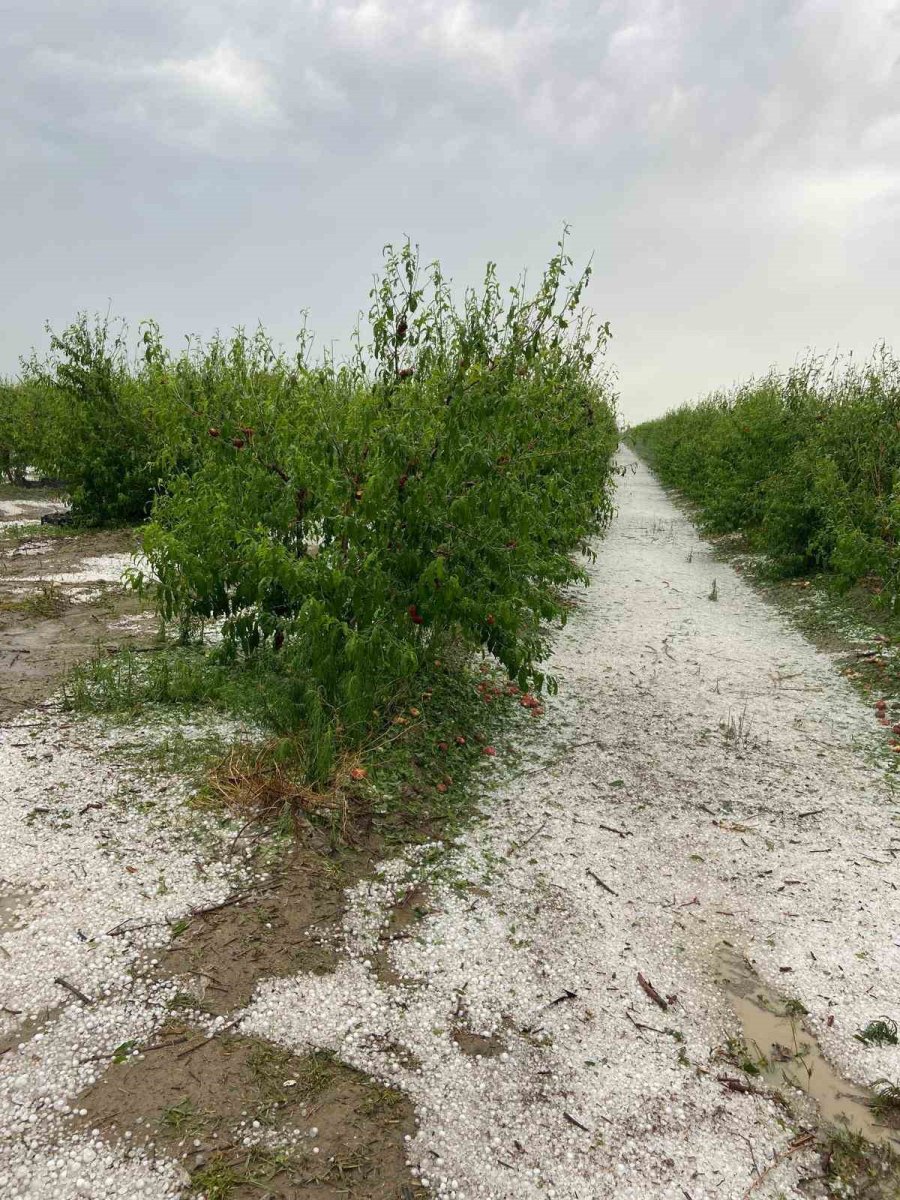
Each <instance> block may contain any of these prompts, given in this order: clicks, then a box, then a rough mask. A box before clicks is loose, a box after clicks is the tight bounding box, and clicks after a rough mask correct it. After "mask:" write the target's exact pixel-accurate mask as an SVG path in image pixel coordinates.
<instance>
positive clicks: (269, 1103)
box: [75, 819, 424, 1200]
mask: <svg viewBox="0 0 900 1200" xmlns="http://www.w3.org/2000/svg"><path fill="white" fill-rule="evenodd" d="M353 840H354V841H355V843H356V844H355V845H353V846H349V845H348V846H343V847H341V848H340V849H338V850H334V849H333V848H332V846H331V844H330V838H329V835H328V833H327V831H326V830H325V829H320V828H318V827H317V826H316V825H315V824H313V823H310V824H308V825H305V826H304V827H303V829H302V830H301V831H300V841H299V844H298V845H297V846H296V847H295V848H294V849H293V850H292V851H291V852H290V853H289V854H288V856H287V857H286V858H285V859H284V861H283V862H282V863H281V864H279V866H278V867H277V868H276V869H275V870H274V871H273V872H272V874H271V876H270V878H269V879H267V880H265V881H264V882H263V883H262V884H260V885H259V886H258V887H254V888H252V889H248V890H247V891H246V892H244V893H242V894H238V895H236V896H235V897H234V898H232V899H231V900H230V901H229V902H226V903H225V904H223V905H221V906H216V907H215V908H214V909H211V910H209V911H208V912H204V913H198V914H197V915H196V916H194V917H193V918H192V919H190V920H189V921H185V922H184V923H183V927H179V925H176V926H175V927H174V935H173V938H172V942H171V944H170V946H169V947H168V949H167V950H166V951H165V952H164V953H163V954H162V955H161V956H160V966H159V972H160V974H162V975H163V976H165V977H169V978H174V979H177V980H178V983H179V985H180V986H181V987H183V988H184V990H183V991H182V990H179V991H178V992H177V993H176V994H175V996H174V998H173V1001H172V1003H171V1010H172V1019H171V1020H170V1021H169V1022H168V1023H167V1024H166V1025H165V1026H164V1027H163V1028H162V1029H160V1030H159V1031H158V1032H157V1033H156V1035H154V1037H153V1040H152V1044H151V1046H150V1047H146V1048H144V1053H143V1055H142V1056H141V1057H129V1058H128V1059H127V1061H124V1062H121V1063H116V1062H113V1063H112V1064H111V1065H110V1066H109V1068H108V1069H107V1070H106V1071H105V1072H104V1074H103V1076H102V1077H101V1079H100V1080H99V1082H98V1083H96V1084H95V1085H93V1086H92V1087H91V1088H89V1089H87V1090H86V1091H85V1092H84V1093H83V1094H82V1095H81V1096H80V1097H79V1098H78V1100H77V1103H76V1105H75V1107H76V1108H81V1109H86V1110H87V1115H86V1117H84V1118H83V1124H84V1125H85V1127H86V1128H90V1129H99V1130H100V1131H101V1132H102V1133H103V1134H104V1136H106V1137H107V1138H109V1139H110V1140H112V1141H114V1140H117V1139H118V1138H119V1137H121V1136H122V1135H123V1134H125V1133H126V1132H127V1133H128V1134H129V1135H130V1140H134V1139H145V1140H152V1141H153V1142H155V1144H156V1145H157V1147H158V1148H160V1149H163V1150H165V1151H166V1152H167V1153H168V1154H171V1155H173V1156H174V1157H176V1158H179V1159H181V1160H182V1162H183V1164H184V1166H185V1169H186V1170H187V1171H188V1173H189V1174H190V1175H191V1183H192V1188H193V1189H194V1191H195V1192H199V1193H203V1194H204V1195H206V1196H207V1197H215V1198H216V1200H245V1198H247V1200H249V1197H251V1196H252V1197H273V1198H274V1197H280V1198H283V1200H293V1198H294V1197H298V1198H299V1197H303V1198H304V1200H307V1198H308V1200H331V1198H335V1200H336V1198H337V1197H344V1198H346V1197H351V1198H353V1200H413V1198H415V1197H419V1196H421V1195H424V1193H422V1192H421V1190H419V1189H418V1187H417V1185H416V1183H415V1180H414V1179H413V1177H412V1176H411V1174H410V1171H409V1168H408V1166H407V1163H406V1158H405V1144H404V1138H405V1136H406V1135H407V1134H412V1133H413V1132H414V1130H415V1119H414V1112H413V1108H412V1105H411V1103H410V1101H409V1100H408V1099H407V1098H406V1097H405V1096H403V1095H402V1094H400V1093H398V1092H396V1091H394V1090H392V1089H389V1088H384V1087H381V1086H380V1085H378V1084H377V1083H375V1082H373V1081H372V1080H371V1079H369V1078H368V1077H366V1076H365V1075H362V1074H361V1073H359V1072H357V1071H354V1070H351V1069H350V1068H348V1067H346V1066H344V1065H343V1064H341V1063H339V1062H337V1061H336V1060H335V1059H334V1058H333V1057H332V1056H331V1055H329V1054H326V1053H322V1052H313V1053H311V1054H307V1055H292V1054H290V1053H288V1052H287V1051H283V1050H282V1049H281V1048H279V1047H277V1046H275V1045H273V1044H271V1043H268V1042H265V1041H262V1040H260V1039H256V1038H247V1037H243V1036H239V1035H237V1034H236V1033H230V1032H229V1031H228V1026H229V1024H230V1021H229V1017H230V1016H231V1014H234V1013H236V1012H238V1011H240V1010H241V1009H242V1008H243V1007H245V1006H246V1005H247V1004H248V1003H249V1001H250V999H251V997H252V995H253V992H254V989H255V987H256V985H257V984H258V983H259V982H260V981H261V980H263V979H267V978H270V977H272V976H279V975H286V974H292V973H295V972H298V971H313V972H328V971H331V970H333V969H334V967H335V966H336V964H337V962H338V959H339V953H340V951H339V941H340V939H339V932H340V922H341V919H342V917H343V914H344V895H345V890H346V888H347V887H348V886H350V885H351V884H352V883H353V882H355V881H356V880H358V879H360V878H363V877H364V876H367V875H369V874H370V873H371V870H372V866H373V864H374V862H375V861H376V859H377V858H378V857H379V856H380V854H379V846H380V843H379V842H378V840H377V839H374V838H371V837H367V835H366V823H365V821H364V820H362V819H361V820H360V821H359V822H358V823H357V826H356V827H355V829H354V838H353ZM401 919H402V918H401ZM213 1016H224V1017H225V1018H226V1022H225V1026H224V1029H223V1032H222V1033H220V1034H218V1035H216V1036H215V1037H212V1038H209V1037H207V1035H206V1029H205V1025H206V1023H207V1022H208V1021H209V1019H210V1017H213ZM136 1049H137V1048H135V1050H136ZM254 1122H258V1125H256V1126H254ZM312 1128H315V1129H316V1130H317V1132H316V1134H315V1135H314V1136H313V1135H311V1134H310V1132H309V1131H310V1129H312ZM246 1137H249V1138H250V1139H251V1143H253V1144H251V1145H245V1144H244V1139H245V1138H246ZM260 1140H261V1143H262V1144H256V1143H258V1142H260ZM195 1142H196V1143H197V1144H195ZM314 1147H316V1148H317V1149H316V1150H315V1152H314Z"/></svg>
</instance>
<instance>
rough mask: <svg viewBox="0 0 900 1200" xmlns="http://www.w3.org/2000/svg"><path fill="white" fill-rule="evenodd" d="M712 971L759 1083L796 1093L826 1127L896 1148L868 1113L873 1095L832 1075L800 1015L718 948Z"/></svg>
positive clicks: (894, 1132) (890, 1133)
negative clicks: (813, 1108) (738, 1025)
mask: <svg viewBox="0 0 900 1200" xmlns="http://www.w3.org/2000/svg"><path fill="white" fill-rule="evenodd" d="M716 969H717V973H718V976H719V981H720V983H721V984H722V985H723V986H724V988H725V990H726V992H727V993H728V998H729V1001H730V1003H731V1007H732V1008H733V1010H734V1012H735V1015H736V1016H737V1018H738V1020H739V1021H740V1023H741V1026H742V1029H743V1037H744V1043H745V1045H746V1047H747V1050H748V1051H749V1057H750V1058H751V1059H752V1060H753V1061H754V1062H755V1063H756V1064H757V1065H758V1066H759V1069H760V1075H759V1078H760V1080H761V1081H765V1083H766V1084H768V1086H769V1087H770V1088H772V1089H774V1090H777V1089H779V1088H781V1089H783V1088H784V1087H785V1085H786V1084H787V1085H790V1086H791V1087H795V1088H798V1089H799V1090H800V1091H802V1092H804V1093H805V1094H806V1095H807V1096H808V1097H809V1098H810V1100H812V1101H813V1102H814V1103H815V1105H816V1107H817V1108H818V1110H819V1113H820V1115H821V1116H822V1118H823V1120H824V1121H825V1122H827V1123H829V1124H831V1125H836V1126H838V1127H840V1128H843V1129H846V1130H849V1131H850V1132H852V1133H857V1134H861V1135H862V1136H863V1137H864V1138H866V1139H867V1141H869V1142H872V1143H874V1144H876V1145H888V1146H890V1147H891V1148H892V1149H894V1150H898V1149H900V1129H893V1128H890V1127H889V1126H887V1125H886V1124H884V1123H883V1122H881V1121H879V1120H878V1119H877V1118H876V1117H875V1115H874V1114H873V1113H872V1110H871V1108H870V1101H871V1099H872V1093H871V1092H869V1091H867V1090H866V1089H865V1088H860V1087H858V1086H857V1085H855V1084H852V1083H849V1082H848V1081H847V1080H846V1079H844V1078H843V1077H842V1076H840V1075H839V1074H838V1073H837V1072H836V1071H835V1069H834V1068H833V1067H832V1066H831V1064H830V1063H829V1062H828V1060H827V1059H826V1058H825V1057H824V1055H823V1054H822V1052H821V1050H820V1049H819V1047H818V1045H817V1044H816V1040H815V1038H814V1037H813V1036H812V1034H811V1033H810V1032H809V1031H808V1030H807V1029H806V1028H805V1027H804V1025H803V1022H802V1016H798V1015H796V1014H793V1015H792V1014H791V1013H790V1012H789V1011H786V1004H785V1000H784V997H783V996H779V995H778V994H777V993H776V992H774V991H772V990H771V989H769V988H767V987H766V986H765V984H763V982H762V981H761V980H760V979H759V977H758V976H757V975H756V974H755V973H754V971H753V969H752V968H751V967H750V965H749V963H748V962H747V961H746V959H744V958H743V957H742V956H741V955H740V954H737V953H736V952H735V951H734V950H731V949H729V948H728V947H724V946H723V947H720V949H719V951H718V953H717V956H716Z"/></svg>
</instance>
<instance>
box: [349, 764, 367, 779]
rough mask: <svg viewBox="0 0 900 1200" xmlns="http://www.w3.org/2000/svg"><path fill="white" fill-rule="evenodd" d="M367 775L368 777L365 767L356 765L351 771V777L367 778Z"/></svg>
mask: <svg viewBox="0 0 900 1200" xmlns="http://www.w3.org/2000/svg"><path fill="white" fill-rule="evenodd" d="M365 777H366V769H365V767H354V768H353V770H352V771H351V772H350V778H351V779H365Z"/></svg>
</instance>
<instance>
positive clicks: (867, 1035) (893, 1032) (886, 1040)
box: [853, 1017, 898, 1046]
mask: <svg viewBox="0 0 900 1200" xmlns="http://www.w3.org/2000/svg"><path fill="white" fill-rule="evenodd" d="M853 1036H854V1037H855V1038H856V1040H857V1041H858V1042H862V1044H863V1045H864V1046H896V1045H897V1043H898V1037H897V1022H896V1021H892V1020H891V1019H890V1017H879V1018H878V1020H876V1021H870V1022H869V1023H868V1025H866V1026H865V1027H864V1028H863V1029H860V1030H859V1032H858V1033H855V1034H854V1035H853Z"/></svg>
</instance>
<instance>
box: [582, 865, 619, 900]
mask: <svg viewBox="0 0 900 1200" xmlns="http://www.w3.org/2000/svg"><path fill="white" fill-rule="evenodd" d="M585 869H586V871H587V873H588V875H590V877H591V879H593V881H594V883H599V885H600V887H602V888H603V890H604V892H609V894H610V895H611V896H617V895H618V894H619V893H618V892H614V891H613V890H612V888H611V887H610V886H609V884H608V883H604V882H603V880H602V879H601V878H600V876H599V875H598V874H597V873H596V871H592V870H591V868H590V867H587V868H585Z"/></svg>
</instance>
